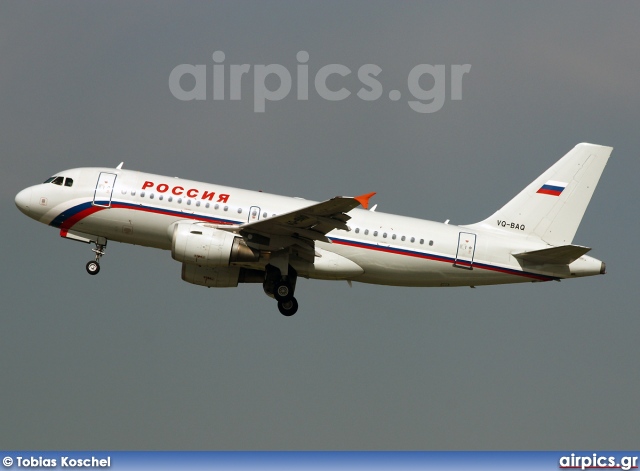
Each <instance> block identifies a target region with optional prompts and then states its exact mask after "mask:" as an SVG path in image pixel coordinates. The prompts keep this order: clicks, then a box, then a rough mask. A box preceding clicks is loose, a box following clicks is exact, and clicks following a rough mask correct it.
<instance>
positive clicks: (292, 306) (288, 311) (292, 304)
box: [278, 298, 298, 317]
mask: <svg viewBox="0 0 640 471" xmlns="http://www.w3.org/2000/svg"><path fill="white" fill-rule="evenodd" d="M278 310H279V311H280V314H282V315H283V316H287V317H289V316H293V315H294V314H295V313H296V312H298V301H296V298H291V299H290V300H288V301H284V302H280V301H278Z"/></svg>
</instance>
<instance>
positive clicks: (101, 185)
mask: <svg viewBox="0 0 640 471" xmlns="http://www.w3.org/2000/svg"><path fill="white" fill-rule="evenodd" d="M116 177H117V175H116V174H115V173H108V172H100V176H99V177H98V181H97V182H96V189H95V191H94V192H93V205H94V206H101V207H103V208H110V207H111V195H112V194H113V186H114V185H115V183H116Z"/></svg>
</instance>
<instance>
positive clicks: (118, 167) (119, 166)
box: [116, 162, 124, 170]
mask: <svg viewBox="0 0 640 471" xmlns="http://www.w3.org/2000/svg"><path fill="white" fill-rule="evenodd" d="M122 165H124V162H120V165H118V166H117V167H116V169H118V170H120V169H121V168H122Z"/></svg>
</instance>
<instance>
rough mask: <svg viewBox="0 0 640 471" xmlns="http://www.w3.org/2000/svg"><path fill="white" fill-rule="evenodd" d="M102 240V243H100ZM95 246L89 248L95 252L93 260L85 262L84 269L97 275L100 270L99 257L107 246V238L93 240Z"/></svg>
mask: <svg viewBox="0 0 640 471" xmlns="http://www.w3.org/2000/svg"><path fill="white" fill-rule="evenodd" d="M102 242H104V243H102ZM95 244H96V248H95V249H91V250H92V251H93V252H95V254H96V258H95V260H91V261H90V262H87V265H86V269H87V273H88V274H89V275H97V274H98V273H99V272H100V258H101V257H102V256H103V255H104V250H105V248H106V247H107V239H103V238H100V239H98V241H97V242H95Z"/></svg>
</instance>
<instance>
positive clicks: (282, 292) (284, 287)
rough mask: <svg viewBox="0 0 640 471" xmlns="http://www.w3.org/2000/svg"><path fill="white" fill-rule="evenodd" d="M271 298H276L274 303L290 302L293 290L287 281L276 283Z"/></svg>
mask: <svg viewBox="0 0 640 471" xmlns="http://www.w3.org/2000/svg"><path fill="white" fill-rule="evenodd" d="M273 297H274V298H276V301H278V302H279V303H284V302H286V301H290V300H292V299H293V288H292V287H291V285H290V284H289V282H288V281H280V282H278V283H276V286H275V289H274V290H273Z"/></svg>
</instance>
